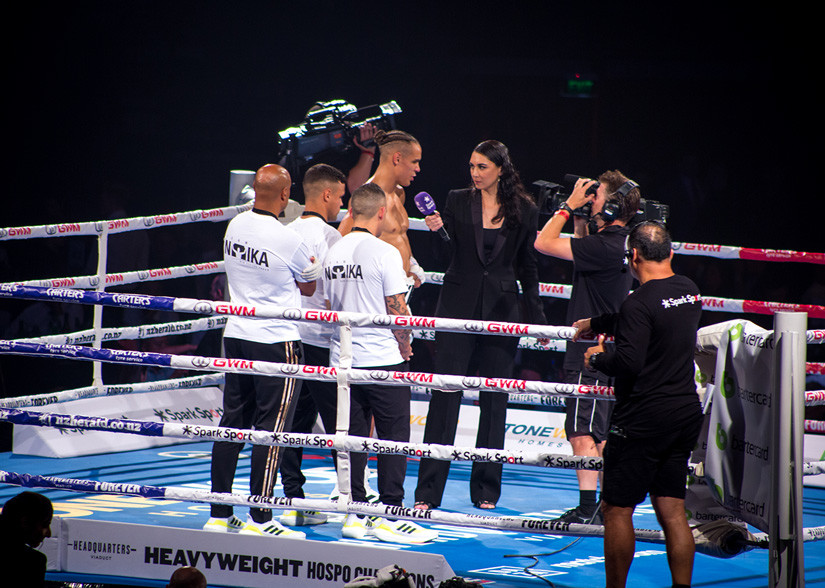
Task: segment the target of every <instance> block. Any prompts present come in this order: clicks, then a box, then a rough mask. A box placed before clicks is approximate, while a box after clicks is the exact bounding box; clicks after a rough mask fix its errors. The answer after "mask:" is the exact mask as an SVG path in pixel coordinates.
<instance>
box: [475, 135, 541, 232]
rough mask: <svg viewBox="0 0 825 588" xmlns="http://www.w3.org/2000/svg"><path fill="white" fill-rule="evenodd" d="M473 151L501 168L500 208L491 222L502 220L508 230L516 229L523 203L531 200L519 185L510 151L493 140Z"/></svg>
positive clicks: (519, 180)
mask: <svg viewBox="0 0 825 588" xmlns="http://www.w3.org/2000/svg"><path fill="white" fill-rule="evenodd" d="M473 151H474V152H475V153H478V154H480V155H483V156H484V157H486V158H487V159H489V160H490V161H492V162H493V163H494V164H496V165H497V166H499V167H500V168H501V178H500V180H499V184H498V201H499V204H500V207H499V209H498V213H497V214H496V216H495V217H494V218H493V222H498V221H499V220H500V219H502V218H504V223H505V224H506V225H507V227H508V228H515V227H518V226H519V225H520V224H521V207H522V206H523V205H524V203H525V202H532V201H533V198H532V197H531V196H530V193H529V192H527V190H525V188H524V185H523V184H522V183H521V177H520V176H519V173H518V171H516V168H515V166H514V165H513V161H512V160H511V159H510V151H509V150H508V149H507V146H506V145H505V144H504V143H501V142H500V141H494V140H487V141H482V142H481V143H479V144H478V145H476V148H475V149H473ZM474 189H475V188H474Z"/></svg>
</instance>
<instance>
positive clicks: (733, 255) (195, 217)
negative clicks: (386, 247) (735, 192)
mask: <svg viewBox="0 0 825 588" xmlns="http://www.w3.org/2000/svg"><path fill="white" fill-rule="evenodd" d="M251 208H252V203H251V202H250V203H246V204H240V205H236V206H227V207H222V208H210V209H200V210H190V211H186V212H176V213H171V214H158V215H151V216H138V217H131V218H122V219H112V220H102V221H91V222H80V223H61V224H53V225H35V226H22V227H4V228H3V227H0V241H2V240H6V239H32V238H44V237H67V236H82V235H92V236H97V235H100V234H101V233H103V232H104V229H105V230H106V232H108V233H109V234H115V233H126V232H130V231H139V230H146V229H152V228H156V227H160V226H170V225H183V224H188V223H193V222H204V221H208V222H222V221H228V220H230V219H231V218H233V217H234V216H237V215H238V214H240V213H241V212H244V211H246V210H249V209H251ZM344 214H346V211H345V210H341V211H340V213H339V218H340V217H343V215H344ZM409 220H410V225H409V228H410V229H412V230H415V231H429V230H430V229H429V228H428V227H427V225H426V223H425V221H424V219H421V218H410V219H409ZM561 236H562V237H572V235H570V234H568V233H562V235H561ZM673 250H674V252H675V253H679V254H684V255H701V256H706V257H716V258H719V259H749V260H757V261H779V262H786V261H792V262H799V263H816V264H825V253H811V252H806V251H792V250H782V249H759V248H751V247H738V246H730V245H715V244H714V245H706V244H701V243H682V242H678V241H677V242H674V243H673Z"/></svg>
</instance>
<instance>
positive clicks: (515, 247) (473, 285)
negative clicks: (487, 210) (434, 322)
mask: <svg viewBox="0 0 825 588" xmlns="http://www.w3.org/2000/svg"><path fill="white" fill-rule="evenodd" d="M441 218H442V220H443V221H444V226H445V227H446V229H447V233H448V234H449V235H450V247H451V250H452V251H451V253H452V256H451V259H450V266H449V267H448V268H447V272H446V273H445V274H444V284H443V286H442V288H441V294H440V296H439V298H438V306H437V308H436V315H437V316H442V317H446V318H475V319H482V320H496V321H506V322H526V323H531V324H540V325H543V324H545V318H544V312H543V310H542V306H541V302H540V300H539V290H538V270H537V268H536V250H535V249H534V247H533V244H534V243H535V240H536V232H537V230H538V209H537V208H536V206H535V205H534V204H533V203H532V202H524V203H523V204H522V206H521V224H520V225H519V226H518V227H517V228H515V229H510V228H508V227H507V226H506V225H507V221H505V222H504V224H503V225H502V227H501V229H499V232H498V236H497V237H496V242H495V245H494V247H493V251H492V254H491V255H490V260H489V261H487V259H486V258H485V255H484V244H483V221H482V216H481V194H480V193H478V192H477V191H475V190H472V189H463V190H451V191H450V193H449V195H448V196H447V205H446V207H445V208H444V211H443V212H442V215H441ZM516 280H518V281H519V282H521V287H522V291H523V294H522V295H521V300H519V288H518V284H517V283H516ZM479 299H480V303H481V316H476V314H475V310H476V308H477V307H478V306H479ZM519 302H521V303H522V304H521V305H520V304H519ZM520 306H521V309H522V311H521V312H520Z"/></svg>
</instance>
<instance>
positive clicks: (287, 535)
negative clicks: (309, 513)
mask: <svg viewBox="0 0 825 588" xmlns="http://www.w3.org/2000/svg"><path fill="white" fill-rule="evenodd" d="M240 534H241V535H257V536H258V537H280V538H282V539H306V537H307V536H306V533H303V532H301V531H293V530H292V529H287V528H286V527H284V526H283V525H282V524H281V523H279V522H278V521H275V520H272V521H267V522H265V523H256V522H255V521H253V520H252V519H251V518H249V519H247V521H246V523H244V526H243V529H241V531H240Z"/></svg>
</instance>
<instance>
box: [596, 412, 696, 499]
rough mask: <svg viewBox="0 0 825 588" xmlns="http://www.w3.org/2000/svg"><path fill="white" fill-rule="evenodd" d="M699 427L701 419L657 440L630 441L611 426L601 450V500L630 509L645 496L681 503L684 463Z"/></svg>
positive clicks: (654, 438) (684, 472) (685, 475)
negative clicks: (660, 497)
mask: <svg viewBox="0 0 825 588" xmlns="http://www.w3.org/2000/svg"><path fill="white" fill-rule="evenodd" d="M701 428H702V418H701V417H700V418H697V419H695V421H694V422H691V423H688V424H687V425H685V426H683V427H681V428H679V427H677V428H674V429H673V430H672V431H668V432H667V433H665V434H663V435H660V436H657V437H638V438H632V437H628V436H626V435H624V434H623V431H622V430H621V429H619V428H617V427H611V428H610V432H609V433H608V436H607V445H606V446H605V448H604V481H603V484H602V498H603V499H604V501H605V502H607V503H608V504H612V505H613V506H619V507H633V506H636V505H637V504H641V503H642V502H644V499H645V496H647V494H648V493H650V494H651V495H652V496H667V497H670V498H681V499H682V500H684V498H685V488H686V485H687V475H688V460H689V458H690V454H691V452H692V451H693V448H694V447H695V446H696V441H697V439H698V438H699V431H700V430H701Z"/></svg>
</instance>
